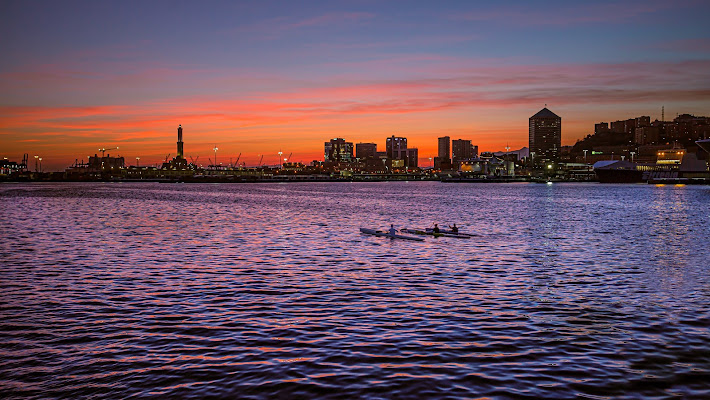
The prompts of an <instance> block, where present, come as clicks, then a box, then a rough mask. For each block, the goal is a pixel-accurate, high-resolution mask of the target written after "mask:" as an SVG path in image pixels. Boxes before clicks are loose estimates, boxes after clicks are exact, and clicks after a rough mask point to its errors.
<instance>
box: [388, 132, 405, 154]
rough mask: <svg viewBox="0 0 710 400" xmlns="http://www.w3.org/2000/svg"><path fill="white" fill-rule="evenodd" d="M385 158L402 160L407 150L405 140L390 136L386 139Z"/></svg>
mask: <svg viewBox="0 0 710 400" xmlns="http://www.w3.org/2000/svg"><path fill="white" fill-rule="evenodd" d="M386 148H387V157H389V158H393V159H403V158H404V157H403V156H405V154H404V153H406V151H405V150H407V138H404V137H396V136H394V135H392V136H391V137H388V138H387V146H386Z"/></svg>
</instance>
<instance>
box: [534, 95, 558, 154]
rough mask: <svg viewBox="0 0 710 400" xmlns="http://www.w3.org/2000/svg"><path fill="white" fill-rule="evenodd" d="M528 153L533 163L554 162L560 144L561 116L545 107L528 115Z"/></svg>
mask: <svg viewBox="0 0 710 400" xmlns="http://www.w3.org/2000/svg"><path fill="white" fill-rule="evenodd" d="M529 141H530V153H531V155H533V157H534V159H533V163H536V164H540V163H543V162H548V161H551V162H556V161H557V160H559V153H560V147H561V146H562V118H560V117H559V116H558V115H557V114H555V113H553V112H552V111H550V110H549V109H548V108H547V107H545V108H543V109H542V110H540V111H538V112H537V114H535V115H533V116H532V117H530V130H529Z"/></svg>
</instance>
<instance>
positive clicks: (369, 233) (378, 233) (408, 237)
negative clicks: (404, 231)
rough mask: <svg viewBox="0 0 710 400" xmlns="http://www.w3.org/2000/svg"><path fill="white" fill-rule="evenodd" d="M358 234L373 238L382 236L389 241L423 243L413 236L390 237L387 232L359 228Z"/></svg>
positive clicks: (420, 239)
mask: <svg viewBox="0 0 710 400" xmlns="http://www.w3.org/2000/svg"><path fill="white" fill-rule="evenodd" d="M360 232H361V233H364V234H367V235H374V236H384V237H388V238H390V239H404V240H415V241H417V242H423V241H424V239H422V238H418V237H414V236H407V235H396V234H395V235H391V234H390V233H389V232H385V231H376V230H374V229H368V228H360Z"/></svg>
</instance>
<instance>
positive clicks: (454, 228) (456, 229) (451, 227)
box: [449, 223, 459, 233]
mask: <svg viewBox="0 0 710 400" xmlns="http://www.w3.org/2000/svg"><path fill="white" fill-rule="evenodd" d="M449 228H450V229H451V232H453V233H459V227H458V226H456V223H454V226H451V225H449Z"/></svg>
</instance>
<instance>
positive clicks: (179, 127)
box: [177, 125, 183, 157]
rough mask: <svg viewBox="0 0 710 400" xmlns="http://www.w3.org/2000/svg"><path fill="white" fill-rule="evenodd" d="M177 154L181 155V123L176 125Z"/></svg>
mask: <svg viewBox="0 0 710 400" xmlns="http://www.w3.org/2000/svg"><path fill="white" fill-rule="evenodd" d="M177 156H178V157H183V143H182V125H178V141H177Z"/></svg>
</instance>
